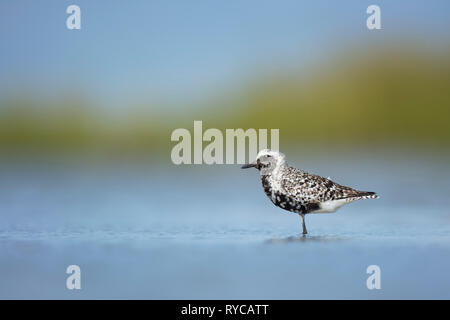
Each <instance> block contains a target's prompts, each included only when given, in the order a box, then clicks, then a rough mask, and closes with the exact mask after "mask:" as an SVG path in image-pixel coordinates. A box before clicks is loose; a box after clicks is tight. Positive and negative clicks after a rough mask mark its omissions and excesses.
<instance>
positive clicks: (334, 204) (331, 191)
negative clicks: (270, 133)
mask: <svg viewBox="0 0 450 320" xmlns="http://www.w3.org/2000/svg"><path fill="white" fill-rule="evenodd" d="M241 168H242V169H247V168H256V169H257V170H258V171H259V173H260V175H261V183H262V187H263V189H264V192H265V194H266V195H267V197H269V199H270V200H271V201H272V202H273V204H275V205H276V206H277V207H280V208H282V209H284V210H287V211H290V212H293V213H297V214H298V215H299V216H300V217H301V220H302V234H303V235H306V234H307V233H308V231H307V229H306V224H305V215H307V214H310V213H332V212H335V211H336V210H338V209H339V208H340V207H342V206H343V205H345V204H349V203H351V202H353V201H356V200H361V199H377V198H378V195H377V194H376V193H375V192H371V191H359V190H356V189H353V188H350V187H346V186H343V185H340V184H337V183H336V182H334V181H331V180H330V179H329V178H323V177H321V176H318V175H315V174H311V173H308V172H305V171H303V170H300V169H297V168H294V167H292V166H290V165H288V164H287V162H286V157H285V155H284V154H283V153H281V152H279V151H276V150H270V149H263V150H261V151H260V152H259V153H258V155H257V156H256V160H255V161H254V162H251V163H248V164H245V165H243V166H242V167H241Z"/></svg>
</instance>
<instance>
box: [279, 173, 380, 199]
mask: <svg viewBox="0 0 450 320" xmlns="http://www.w3.org/2000/svg"><path fill="white" fill-rule="evenodd" d="M287 170H288V172H287V174H285V175H284V177H285V178H284V179H283V180H282V182H281V187H282V188H283V189H284V192H286V193H287V194H289V195H290V196H291V197H293V198H294V199H296V200H297V201H299V202H301V203H318V202H324V201H328V200H339V199H347V198H361V197H365V196H367V197H372V196H375V193H374V192H367V191H358V190H355V189H353V188H350V187H346V186H342V185H340V184H337V183H336V182H333V181H331V180H330V179H327V178H323V177H320V176H317V175H315V174H310V173H307V172H305V171H302V170H299V169H297V168H293V167H289V168H287Z"/></svg>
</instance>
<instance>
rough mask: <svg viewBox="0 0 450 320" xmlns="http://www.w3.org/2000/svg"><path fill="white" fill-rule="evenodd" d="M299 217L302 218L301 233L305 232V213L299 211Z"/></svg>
mask: <svg viewBox="0 0 450 320" xmlns="http://www.w3.org/2000/svg"><path fill="white" fill-rule="evenodd" d="M300 217H301V218H302V228H303V234H307V233H308V231H306V225H305V214H304V213H300Z"/></svg>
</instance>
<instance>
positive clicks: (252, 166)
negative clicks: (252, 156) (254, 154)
mask: <svg viewBox="0 0 450 320" xmlns="http://www.w3.org/2000/svg"><path fill="white" fill-rule="evenodd" d="M255 167H256V162H252V163H248V164H244V165H243V166H242V167H241V169H248V168H255Z"/></svg>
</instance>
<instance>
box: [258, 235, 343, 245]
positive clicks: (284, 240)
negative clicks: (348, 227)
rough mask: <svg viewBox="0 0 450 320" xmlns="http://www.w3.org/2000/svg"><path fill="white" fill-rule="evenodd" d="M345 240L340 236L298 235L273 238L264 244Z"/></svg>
mask: <svg viewBox="0 0 450 320" xmlns="http://www.w3.org/2000/svg"><path fill="white" fill-rule="evenodd" d="M345 239H346V238H344V237H340V236H309V235H305V234H302V235H299V236H290V237H287V238H275V239H269V240H266V243H293V242H335V241H342V240H345Z"/></svg>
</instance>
